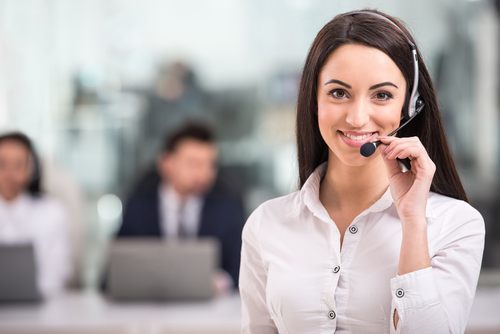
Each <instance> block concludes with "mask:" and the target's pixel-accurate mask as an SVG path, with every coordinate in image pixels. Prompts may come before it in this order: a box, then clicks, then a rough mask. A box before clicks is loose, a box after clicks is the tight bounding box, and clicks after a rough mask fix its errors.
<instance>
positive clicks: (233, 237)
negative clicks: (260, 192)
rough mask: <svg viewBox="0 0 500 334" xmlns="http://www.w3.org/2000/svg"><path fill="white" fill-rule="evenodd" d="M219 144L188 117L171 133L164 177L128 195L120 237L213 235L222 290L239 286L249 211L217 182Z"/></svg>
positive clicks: (161, 162)
mask: <svg viewBox="0 0 500 334" xmlns="http://www.w3.org/2000/svg"><path fill="white" fill-rule="evenodd" d="M217 159H218V149H217V147H216V145H215V139H214V135H213V133H212V132H211V130H210V129H209V128H208V127H207V126H205V125H203V124H197V123H188V124H186V125H184V126H183V127H181V128H179V129H178V130H177V131H174V133H173V134H172V135H170V136H168V138H167V139H166V141H165V143H164V147H163V149H162V151H161V153H160V154H159V156H158V159H157V172H158V174H159V180H158V181H157V182H153V183H150V184H149V185H146V186H143V187H141V188H140V189H139V190H136V191H135V193H134V194H133V195H132V196H131V198H130V199H129V200H128V202H127V204H126V206H125V210H124V215H123V222H122V225H121V228H120V230H119V232H118V237H162V238H165V239H167V240H171V239H184V238H197V237H213V238H215V239H217V240H218V241H219V243H220V245H221V259H220V264H221V271H220V272H219V273H218V274H217V275H216V277H215V279H214V283H215V287H216V291H217V292H218V293H219V294H220V293H224V292H227V291H230V290H231V289H232V288H235V287H237V284H238V273H239V264H240V249H241V231H242V228H243V223H244V219H245V217H244V212H243V207H242V204H241V200H240V199H239V198H238V196H234V195H232V194H230V193H229V192H227V191H224V190H222V189H220V188H219V187H216V186H215V181H216V175H217Z"/></svg>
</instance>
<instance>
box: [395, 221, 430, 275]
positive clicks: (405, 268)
mask: <svg viewBox="0 0 500 334" xmlns="http://www.w3.org/2000/svg"><path fill="white" fill-rule="evenodd" d="M402 232H403V235H402V240H401V250H400V255H399V266H398V274H399V275H404V274H407V273H410V272H413V271H417V270H420V269H423V268H426V267H430V266H431V259H430V257H429V246H428V240H427V221H426V219H425V218H417V219H412V220H406V221H403V222H402Z"/></svg>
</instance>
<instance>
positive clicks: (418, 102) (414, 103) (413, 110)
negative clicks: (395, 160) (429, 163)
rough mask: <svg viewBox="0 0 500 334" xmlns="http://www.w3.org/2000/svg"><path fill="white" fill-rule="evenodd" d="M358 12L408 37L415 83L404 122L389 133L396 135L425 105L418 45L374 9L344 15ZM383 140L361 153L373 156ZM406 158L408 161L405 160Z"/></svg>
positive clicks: (357, 12)
mask: <svg viewBox="0 0 500 334" xmlns="http://www.w3.org/2000/svg"><path fill="white" fill-rule="evenodd" d="M356 14H364V15H370V16H373V17H376V18H378V19H381V20H384V21H385V22H387V23H389V24H390V25H392V26H393V27H394V28H396V29H397V30H398V31H399V32H401V34H402V35H403V36H404V37H405V38H406V41H407V43H408V45H409V46H410V50H411V57H412V60H413V85H412V89H411V93H410V97H409V99H408V104H407V105H408V107H407V109H403V119H402V122H403V123H402V124H401V125H400V126H399V127H398V128H397V129H396V130H394V131H392V132H391V133H389V134H388V136H394V135H395V134H396V133H397V132H398V131H399V130H401V129H402V128H403V127H405V126H406V125H407V124H408V123H409V122H410V121H411V120H413V119H414V118H415V117H416V116H417V115H418V114H419V113H420V112H421V111H422V110H423V109H424V106H425V103H424V101H423V99H422V98H421V97H420V94H419V93H418V90H417V88H418V78H419V70H418V57H417V47H416V46H415V44H414V43H413V42H412V41H411V40H410V38H408V36H407V35H406V33H405V32H404V31H403V30H402V29H401V28H400V27H399V26H398V25H397V24H396V23H394V22H393V21H392V20H390V19H389V18H387V17H385V16H383V15H381V14H378V13H375V12H372V11H367V10H357V11H352V12H348V13H346V14H344V15H346V16H353V15H356ZM381 143H382V142H381V141H380V140H377V141H375V142H368V143H365V144H363V145H362V146H361V147H360V150H359V151H360V153H361V155H362V156H364V157H369V156H371V155H372V154H373V153H374V152H375V150H376V149H377V147H378V145H380V144H381ZM405 160H406V161H405ZM400 162H402V163H403V165H404V167H406V168H407V169H408V170H409V169H410V163H409V161H408V160H407V159H404V160H402V161H400Z"/></svg>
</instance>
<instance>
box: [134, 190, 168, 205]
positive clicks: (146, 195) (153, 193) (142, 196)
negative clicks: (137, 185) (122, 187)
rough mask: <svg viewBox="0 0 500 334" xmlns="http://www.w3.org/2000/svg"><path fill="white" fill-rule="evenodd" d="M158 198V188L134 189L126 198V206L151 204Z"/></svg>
mask: <svg viewBox="0 0 500 334" xmlns="http://www.w3.org/2000/svg"><path fill="white" fill-rule="evenodd" d="M159 199H160V195H159V190H158V188H151V189H147V190H141V191H136V192H134V193H132V194H131V195H130V196H129V197H128V198H127V201H126V206H127V207H137V206H139V207H140V206H143V205H151V204H155V203H157V202H158V201H159Z"/></svg>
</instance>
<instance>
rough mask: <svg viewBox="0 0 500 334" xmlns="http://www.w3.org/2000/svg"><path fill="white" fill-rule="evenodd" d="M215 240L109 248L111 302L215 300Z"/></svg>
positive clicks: (125, 242)
mask: <svg viewBox="0 0 500 334" xmlns="http://www.w3.org/2000/svg"><path fill="white" fill-rule="evenodd" d="M218 258H219V244H218V242H217V241H216V240H215V239H210V238H205V239H193V240H191V239H189V240H168V241H165V240H161V239H158V238H154V239H153V238H151V239H137V238H133V239H118V240H116V241H114V242H113V243H112V244H111V248H110V254H109V267H108V276H107V284H106V285H107V290H108V294H109V296H110V297H111V298H112V299H115V300H123V301H126V300H127V301H133V300H156V301H170V300H172V301H174V300H175V301H182V300H206V299H210V298H212V297H213V296H214V292H215V291H214V286H213V275H214V273H215V270H216V268H217V265H218Z"/></svg>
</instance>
